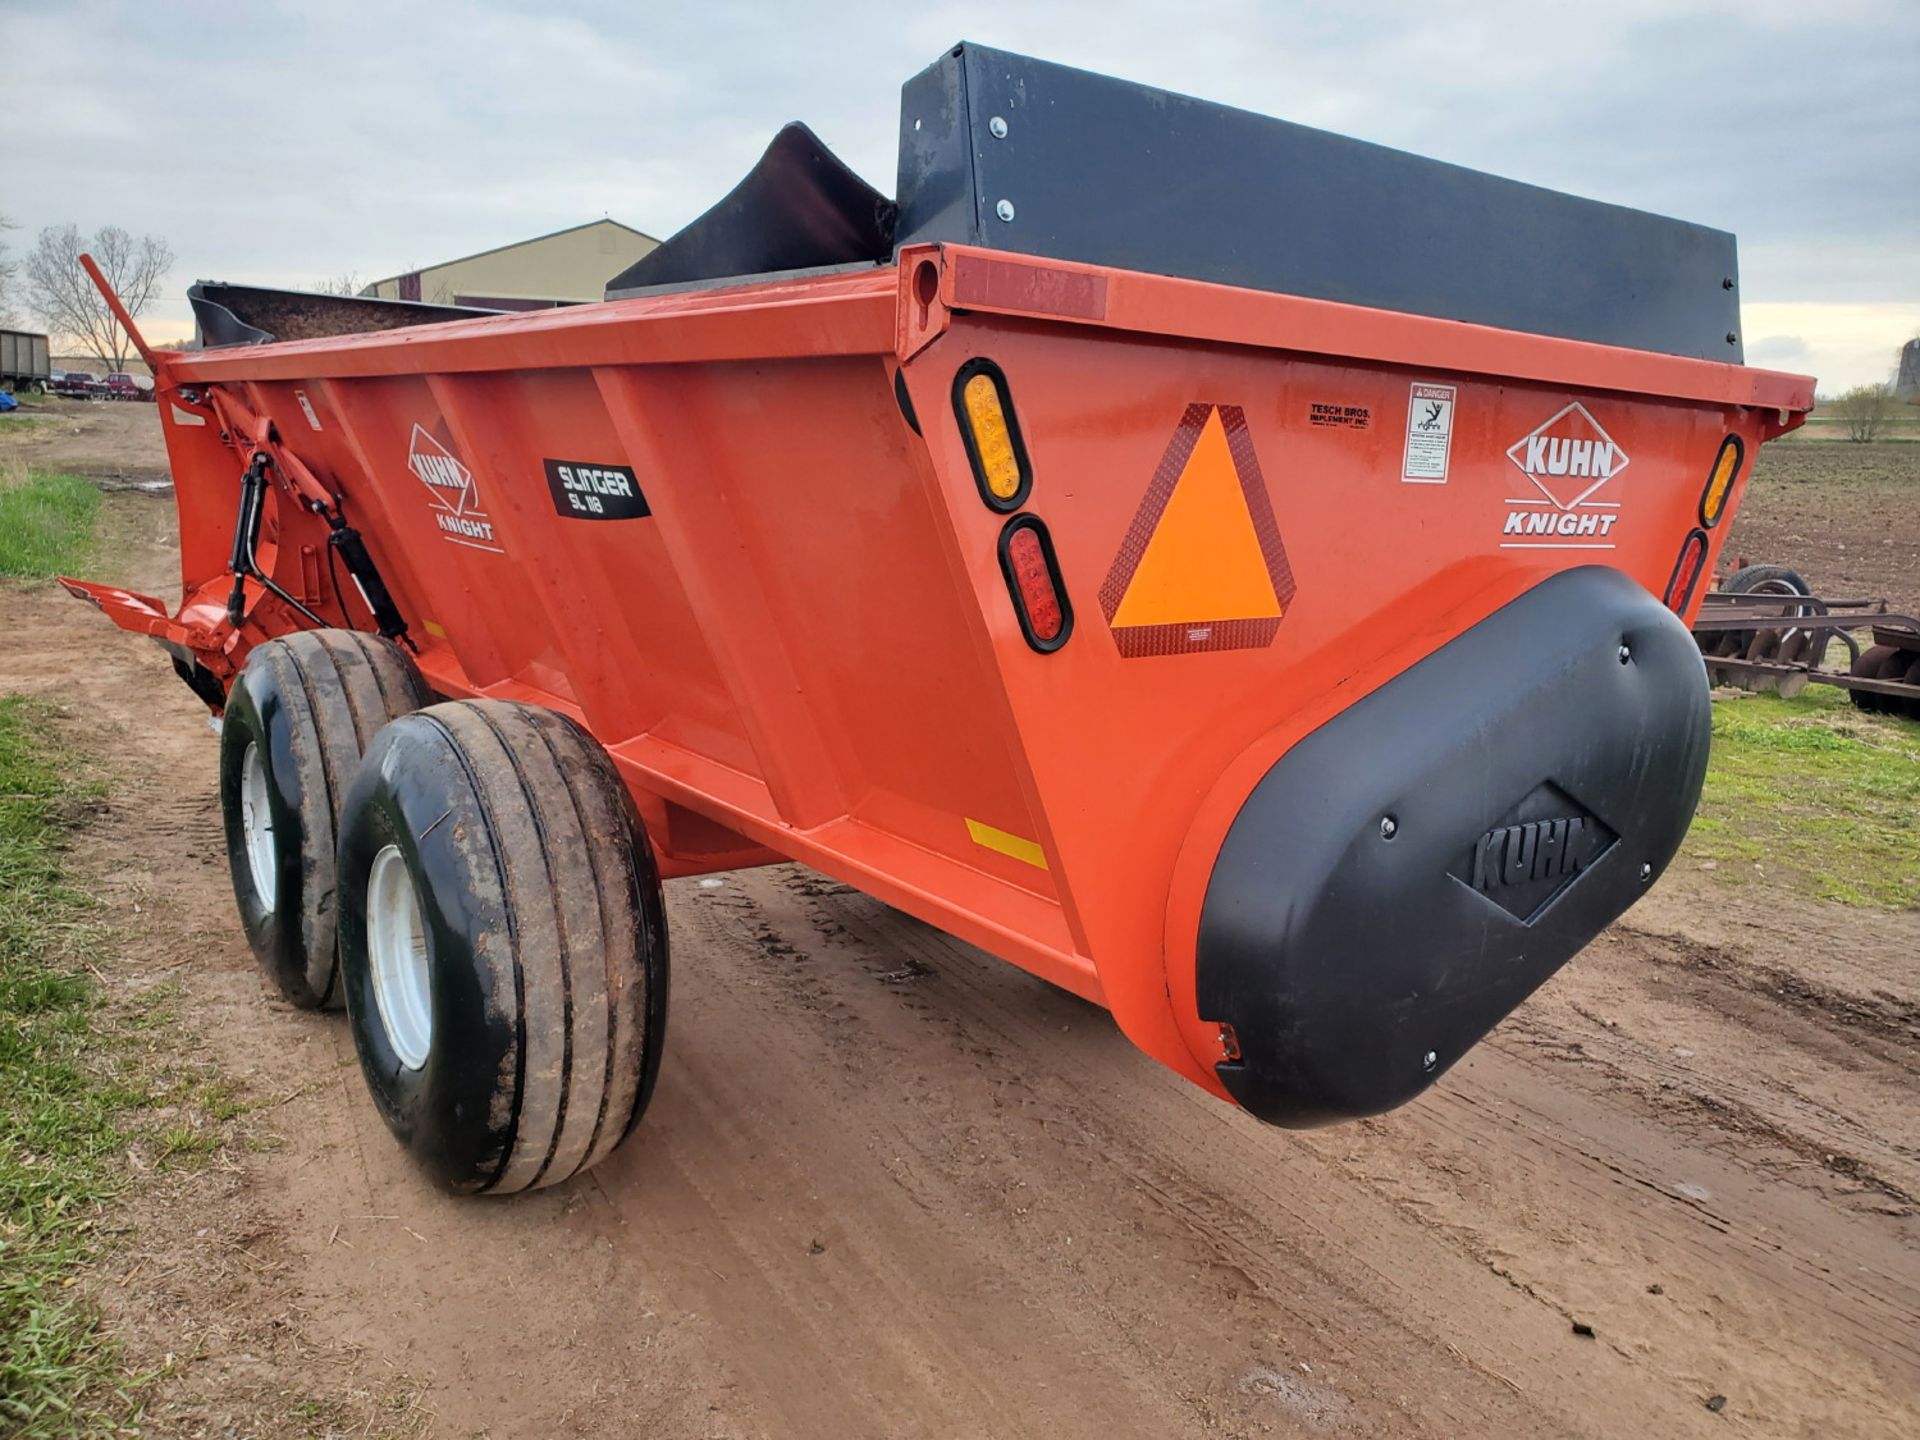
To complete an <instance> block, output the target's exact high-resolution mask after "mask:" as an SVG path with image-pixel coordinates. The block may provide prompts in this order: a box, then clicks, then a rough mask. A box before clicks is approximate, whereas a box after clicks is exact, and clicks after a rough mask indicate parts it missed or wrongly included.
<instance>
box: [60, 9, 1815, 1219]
mask: <svg viewBox="0 0 1920 1440" xmlns="http://www.w3.org/2000/svg"><path fill="white" fill-rule="evenodd" d="M195 296H196V304H197V308H198V311H199V315H200V320H201V326H202V333H203V336H204V338H205V339H206V341H207V343H208V345H209V347H210V348H207V349H204V350H202V351H200V352H198V353H187V354H168V353H154V354H150V356H149V358H150V359H151V360H152V362H153V366H154V372H155V375H156V378H157V381H158V385H159V394H160V399H161V407H160V409H161V415H162V419H163V423H164V425H165V428H166V439H167V445H168V449H169V451H170V454H171V457H172V462H173V469H174V477H175V485H176V490H177V496H178V504H179V509H180V529H181V550H182V565H183V569H184V572H185V595H184V600H183V603H182V604H181V605H180V607H179V608H178V609H177V610H172V609H170V608H169V607H167V606H165V605H163V604H162V603H161V602H159V601H158V600H154V599H149V598H147V597H144V596H139V595H133V594H129V593H126V592H124V591H121V590H115V589H111V588H108V587H105V586H100V585H90V584H84V583H81V582H78V581H74V582H69V585H70V588H71V589H72V590H73V591H74V592H75V593H76V594H78V595H81V596H84V597H86V598H88V599H90V600H92V601H93V602H94V603H96V604H98V605H99V606H100V608H101V609H103V610H104V611H105V612H106V613H107V614H108V615H109V616H110V617H111V618H112V619H113V620H115V621H116V622H117V623H119V624H120V625H122V626H124V627H126V628H128V629H130V630H136V631H140V632H143V633H146V634H150V635H153V636H155V637H157V638H158V639H159V640H160V641H161V642H162V643H163V644H164V645H165V646H166V648H167V649H168V650H169V651H171V652H172V654H173V657H174V661H175V664H176V665H177V666H178V667H179V669H180V672H181V674H182V675H183V676H184V677H185V678H186V680H187V681H188V683H189V684H190V685H191V686H192V687H193V689H194V690H195V692H196V693H197V694H199V695H200V696H201V697H203V698H204V699H205V700H206V702H207V703H208V704H209V705H210V706H211V707H213V709H214V710H215V711H216V712H221V713H223V714H224V717H225V719H224V725H223V733H222V740H221V752H220V786H221V794H222V800H223V805H224V808H225V814H226V824H227V837H228V849H229V852H230V857H231V861H232V870H233V879H234V886H235V889H236V891H237V892H238V896H239V902H240V909H241V912H242V915H243V916H244V918H245V922H246V928H247V931H248V934H249V935H250V937H251V939H252V942H253V945H254V948H255V950H256V951H257V952H258V954H259V957H260V959H261V961H262V963H263V964H264V965H265V967H266V969H267V971H268V973H269V974H270V975H271V976H272V977H273V978H274V980H275V981H276V982H277V983H278V985H279V987H280V988H281V990H282V991H284V993H285V994H286V995H287V996H288V998H290V999H291V1000H292V1001H294V1002H295V1003H296V1004H300V1005H307V1006H325V1005H332V1004H337V1003H340V1002H342V1001H344V1003H345V1005H346V1007H347V1010H348V1013H349V1016H350V1019H351V1024H352V1028H353V1033H354V1037H355V1040H356V1043H357V1045H358V1047H359V1052H360V1056H361V1060H362V1062H363V1065H364V1068H365V1071H366V1075H367V1079H368V1081H369V1083H370V1084H371V1085H372V1087H373V1091H374V1093H375V1095H376V1097H377V1098H378V1101H379V1103H380V1106H381V1109H382V1111H383V1113H384V1114H385V1115H386V1117H387V1119H388V1120H389V1122H390V1123H391V1124H392V1126H393V1128H394V1130H395V1132H396V1133H397V1134H398V1135H399V1136H400V1137H401V1138H402V1140H403V1141H405V1142H406V1143H407V1144H408V1146H409V1147H410V1148H411V1149H412V1150H413V1151H414V1153H415V1154H416V1155H417V1156H418V1157H419V1158H420V1159H421V1160H422V1162H423V1163H425V1164H426V1166H427V1167H428V1168H429V1169H430V1170H431V1171H432V1172H433V1173H434V1174H435V1175H436V1176H437V1177H438V1178H439V1179H440V1180H441V1181H442V1182H443V1183H445V1184H448V1185H450V1186H453V1187H455V1188H457V1189H463V1190H473V1191H484V1190H491V1191H513V1190H520V1189H524V1188H527V1187H529V1186H535V1185H543V1184H549V1183H552V1182H555V1181H558V1180H562V1179H564V1178H566V1177H567V1176H569V1175H571V1174H573V1173H574V1172H576V1171H577V1170H579V1169H581V1168H582V1167H583V1166H586V1165H589V1164H591V1163H593V1162H594V1161H595V1160H597V1159H599V1158H600V1157H602V1156H603V1155H605V1154H606V1153H607V1152H608V1151H610V1150H611V1149H612V1148H613V1147H614V1146H615V1145H617V1144H618V1143H619V1141H620V1139H621V1138H622V1137H623V1136H624V1135H625V1134H626V1133H627V1131H628V1130H630V1129H631V1128H632V1126H633V1124H634V1122H635V1120H636V1119H637V1118H638V1116H639V1114H640V1112H641V1110H642V1109H643V1108H644V1106H645V1104H646V1100H647V1095H648V1091H649V1089H650V1087H651V1084H652V1080H653V1077H654V1075H655V1073H656V1070H657V1067H658V1065H659V1061H660V1054H661V1042H662V1035H663V1030H664V1025H665V1017H666V985H667V937H666V932H665V926H664V918H663V913H662V908H661V899H660V885H659V877H661V876H663V875H664V876H668V877H671V876H679V875H692V874H698V873H702V872H706V871H714V870H725V869H729V868H735V867H740V866H750V865H760V864H766V863H769V862H773V861H779V860H798V861H801V862H803V863H805V864H807V865H810V866H813V867H815V868H817V869H819V870H822V871H824V872H826V873H827V874H829V875H833V876H836V877H838V878H840V879H842V880H845V881H847V882H849V883H850V884H853V885H856V886H858V887H860V888H861V889H863V890H865V891H868V892H869V893H871V894H873V895H875V896H877V897H879V898H880V899H882V900H884V901H886V902H888V903H890V904H892V905H895V906H898V907H899V908H901V909H903V910H906V911H909V912H911V913H912V914H914V915H917V916H919V917H921V918H922V919H924V920H927V921H929V922H931V923H933V924H935V925H938V926H941V927H943V928H944V929H946V930H949V931H951V932H952V933H953V934H955V935H958V936H961V937H963V938H965V939H967V940H969V941H971V942H973V943H975V944H977V945H980V946H982V947H984V948H985V949H987V950H990V951H992V952H993V953H995V954H997V955H1000V956H1002V957H1004V958H1006V959H1007V960H1010V961H1012V962H1013V963H1015V964H1017V965H1020V966H1023V967H1024V968H1026V969H1028V970H1030V971H1032V972H1033V973H1034V974H1036V975H1040V976H1043V977H1045V978H1046V979H1048V980H1050V981H1052V982H1054V983H1055V984H1058V985H1061V986H1065V987H1066V988H1068V989H1070V990H1072V991H1075V992H1077V993H1078V994H1080V995H1083V996H1085V997H1087V998H1088V999H1090V1000H1093V1001H1097V1002H1098V1003H1100V1004H1102V1005H1105V1006H1107V1007H1108V1008H1109V1009H1111V1010H1112V1012H1113V1014H1114V1016H1115V1018H1116V1020H1117V1021H1118V1022H1119V1024H1120V1026H1121V1028H1122V1029H1123V1030H1124V1031H1125V1032H1126V1033H1127V1034H1128V1035H1129V1036H1130V1037H1131V1038H1132V1039H1133V1040H1134V1041H1135V1042H1136V1043H1137V1044H1138V1045H1139V1046H1140V1047H1141V1048H1142V1049H1144V1050H1146V1051H1147V1052H1148V1053H1149V1054H1151V1055H1152V1056H1154V1057H1155V1058H1156V1059H1158V1060H1160V1061H1162V1062H1163V1063H1164V1064H1166V1065H1168V1066H1170V1067H1172V1068H1173V1069H1175V1070H1177V1071H1179V1072H1180V1073H1181V1074H1182V1075H1185V1076H1186V1077H1188V1078H1189V1079H1191V1080H1192V1081H1193V1082H1194V1083H1195V1084H1198V1085H1201V1086H1204V1087H1205V1088H1207V1089H1208V1090H1211V1091H1213V1092H1214V1093H1215V1094H1217V1095H1220V1096H1222V1097H1223V1098H1226V1099H1229V1100H1231V1101H1234V1102H1237V1103H1239V1104H1241V1105H1243V1106H1245V1107H1246V1108H1247V1109H1248V1110H1251V1111H1252V1112H1253V1113H1254V1114H1256V1115H1259V1116H1261V1117H1263V1118H1265V1119H1267V1120H1270V1121H1273V1122H1276V1123H1278V1124H1283V1125H1314V1124H1320V1123H1323V1122H1327V1121H1333V1120H1338V1119H1341V1118H1343V1117H1350V1116H1360V1115H1368V1114H1372V1113H1375V1112H1378V1111H1381V1110H1384V1109H1387V1108H1388V1107H1390V1106H1393V1105H1397V1104H1400V1103H1401V1102H1403V1101H1405V1100H1408V1099H1409V1098H1411V1097H1413V1096H1415V1095H1417V1094H1418V1093H1419V1092H1420V1091H1421V1090H1422V1089H1424V1088H1425V1087H1426V1086H1427V1085H1429V1084H1431V1083H1433V1081H1434V1080H1435V1078H1436V1077H1437V1076H1439V1075H1441V1074H1442V1073H1444V1072H1445V1071H1446V1070H1447V1068H1448V1067H1449V1066H1451V1065H1452V1064H1453V1063H1454V1062H1455V1061H1457V1060H1458V1059H1459V1058H1460V1057H1461V1055H1463V1054H1464V1053H1465V1052H1466V1051H1467V1049H1468V1048H1469V1047H1470V1046H1472V1045H1473V1044H1474V1042H1475V1041H1477V1040H1478V1039H1479V1038H1480V1037H1481V1036H1483V1035H1484V1034H1486V1032H1487V1031H1488V1030H1489V1029H1490V1028H1491V1027H1492V1026H1493V1025H1494V1024H1496V1023H1497V1022H1498V1021H1499V1020H1500V1019H1501V1017H1503V1016H1504V1015H1506V1014H1507V1013H1508V1012H1509V1011H1510V1010H1512V1008H1513V1007H1514V1006H1515V1005H1516V1004H1518V1003H1519V1002H1520V1001H1521V1000H1522V999H1524V998H1525V997H1526V996H1527V995H1528V994H1529V993H1530V992H1531V991H1532V990H1533V989H1534V988H1535V987H1537V986H1538V985H1539V984H1540V983H1541V982H1542V981H1544V980H1545V979H1546V978H1547V977H1548V976H1550V975H1551V974H1553V972H1554V971H1555V970H1556V969H1557V968H1559V966H1561V965H1562V964H1564V963H1565V962H1566V961H1567V960H1568V959H1569V958H1570V957H1571V956H1572V955H1573V954H1574V953H1575V952H1576V951H1578V950H1579V949H1580V947H1581V946H1583V945H1584V944H1586V943H1587V942H1588V941H1589V940H1591V939H1592V938H1593V937H1594V935H1595V934H1596V933H1598V932H1599V930H1600V929H1601V928H1602V927H1603V926H1605V925H1606V924H1607V923H1608V922H1610V921H1611V920H1612V919H1613V918H1614V917H1615V916H1617V915H1619V914H1620V913H1621V911H1623V910H1624V909H1626V908H1627V907H1628V906H1629V905H1631V904H1632V903H1633V902H1634V901H1635V900H1636V899H1637V898H1639V896H1641V895H1642V894H1644V893H1645V892H1646V889H1647V887H1648V885H1649V884H1650V883H1652V882H1653V881H1654V880H1655V879H1656V878H1657V877H1658V876H1659V874H1660V873H1661V871H1662V869H1663V868H1664V867H1665V865H1666V864H1667V863H1668V861H1669V860H1670V859H1671V858H1672V856H1673V853H1674V851H1675V848H1676V847H1677V846H1678V845H1679V843H1680V840H1681V837H1682V835H1683V834H1684V833H1685V831H1686V828H1687V824H1688V820H1689V818H1690V817H1691V815H1692V813H1693V808H1694V804H1695V800H1696V797H1697V795H1698V792H1699V788H1700V782H1701V776H1702V773H1703V770H1704V767H1705V764H1706V755H1707V735H1708V715H1707V693H1706V683H1705V676H1704V672H1703V669H1702V664H1701V659H1700V655H1699V652H1698V650H1697V649H1696V647H1695V645H1694V643H1693V641H1692V639H1691V638H1690V637H1689V635H1688V632H1687V619H1688V618H1689V617H1690V615H1691V613H1692V612H1693V610H1694V609H1695V608H1696V605H1697V603H1698V592H1699V591H1700V590H1701V589H1702V588H1703V584H1702V577H1703V576H1709V575H1711V574H1712V567H1713V564H1714V560H1715V557H1716V555H1717V554H1718V551H1719V548H1720V544H1721V541H1722V539H1723V538H1724V536H1725V535H1726V533H1727V528H1728V521H1729V519H1730V518H1731V516H1732V514H1733V512H1734V509H1735V507H1736V506H1737V505H1738V503H1739V498H1740V494H1741V489H1742V486H1743V484H1744V482H1745V480H1746V477H1747V474H1748V472H1749V471H1750V469H1751V460H1752V456H1753V454H1754V452H1755V450H1756V449H1757V447H1758V446H1759V445H1760V444H1761V443H1763V442H1764V441H1766V440H1768V439H1771V438H1773V437H1774V436H1776V435H1779V434H1781V433H1783V432H1784V431H1787V430H1790V429H1792V428H1793V427H1795V426H1796V425H1798V424H1799V423H1800V421H1801V420H1802V418H1803V416H1804V412H1805V411H1806V410H1807V408H1808V407H1809V405H1810V403H1811V400H1812V383H1811V381H1809V380H1807V379H1804V378H1802V377H1798V376H1791V375H1779V374H1771V373H1767V372H1762V371H1755V370H1750V369H1746V368H1744V366H1743V365H1742V364H1741V350H1740V343H1739V327H1738V306H1737V291H1736V289H1735V267H1734V249H1733V241H1732V238H1731V237H1730V236H1727V235H1725V234H1722V233H1719V232H1716V231H1712V230H1707V229H1702V228H1700V227H1698V226H1694V225H1689V224H1683V223H1680V222H1677V221H1672V220H1666V219H1661V218H1659V217H1656V216H1652V215H1647V214H1642V213H1639V212H1635V211H1630V210H1623V209H1619V208H1616V207H1613V206H1608V205H1603V204H1598V203H1595V202H1591V201H1587V200H1581V199H1575V198H1572V197H1569V196H1566V195H1560V194H1555V193H1552V192H1549V191H1544V190H1538V189H1534V188H1531V187H1528V186H1524V185H1519V184H1514V183H1512V182H1509V181H1505V180H1500V179H1496V178H1493V177H1490V176H1486V175H1482V174H1478V173H1474V172H1471V171H1465V170H1461V169H1457V168H1455V167H1452V166H1447V165H1442V164H1438V163H1435V162H1432V161H1428V160H1424V159H1420V158H1417V157H1415V156H1411V155H1406V154H1402V153H1399V152H1395V151H1390V150H1384V149H1381V148H1379V147H1377V146H1372V145H1366V144H1361V143H1358V142H1356V141H1351V140H1346V139H1342V138H1340V137H1337V136H1332V135H1327V134H1324V133H1321V132H1318V131H1313V130H1308V129H1303V128H1300V127H1298V126H1294V125H1289V124H1285V123H1283V122H1280V121H1276V120H1269V119H1265V118H1262V117H1260V116H1256V115H1251V114H1247V113H1243V112H1240V111H1233V110H1227V109H1223V108H1220V107H1217V106H1213V105H1208V104H1203V103H1200V102H1197V101H1193V100H1188V99H1184V98H1181V97H1178V96H1174V95H1168V94H1165V93H1162V92H1158V91H1153V90H1147V89H1143V88H1141V87H1139V86H1135V85H1131V84H1124V83H1121V82H1118V81H1114V80H1109V79H1104V78H1101V77H1097V76H1093V75H1088V74H1084V73H1082V72H1078V71H1074V70H1068V69H1062V68H1059V67H1056V66H1052V65H1046V64H1040V63H1037V62H1034V61H1031V60H1027V59H1023V58H1020V57H1018V56H1013V55H1007V54H1002V53H998V52H995V51H991V50H983V49H979V48H977V47H974V46H962V47H959V48H957V49H955V50H953V51H951V52H950V53H948V54H946V55H944V56H943V57H942V58H941V59H940V60H939V61H938V62H937V63H936V64H935V65H933V66H932V67H931V68H930V69H928V70H927V71H925V72H924V73H923V74H921V75H919V76H917V77H916V78H914V79H913V80H911V81H910V82H909V83H908V84H907V86H906V87H905V91H904V96H903V108H902V113H901V151H900V168H899V179H898V191H897V196H896V198H895V199H894V200H888V199H886V198H885V197H883V196H881V195H879V194H877V193H875V192H874V191H873V190H871V189H869V188H868V187H867V186H866V185H865V184H864V183H863V182H862V181H860V180H859V179H858V177H856V176H854V175H853V174H852V173H851V172H850V171H847V170H846V169H845V168H844V167H842V166H840V165H839V163H838V162H837V161H835V160H834V159H833V157H832V156H831V155H830V154H828V153H827V152H826V151H825V150H824V149H823V148H821V147H820V145H819V144H818V142H817V141H815V140H814V138H813V137H812V136H811V135H810V134H809V133H808V132H807V131H805V130H804V129H802V128H800V127H797V126H796V127H790V128H789V129H788V130H786V131H784V132H782V134H781V136H780V137H779V139H777V140H776V141H775V143H774V145H773V146H772V148H771V149H769V151H768V152H767V155H766V157H765V159H764V160H763V161H762V162H761V164H760V165H759V166H758V167H757V168H756V169H755V170H754V172H753V173H752V174H751V175H750V176H748V178H747V179H746V180H745V181H743V182H742V183H741V185H740V186H739V187H738V188H736V189H735V190H734V192H733V193H732V194H730V195H729V196H728V197H727V198H726V199H725V200H723V201H722V202H721V203H720V204H719V205H718V206H716V207H715V208H714V209H713V210H712V211H710V212H708V213H707V214H706V215H705V216H703V217H702V218H701V219H700V220H698V221H696V222H695V223H694V224H693V225H691V226H689V227H688V228H687V229H686V230H685V231H683V232H681V234H679V235H678V236H676V237H675V238H674V239H672V240H671V241H669V242H668V243H667V244H665V245H664V246H662V247H661V248H660V249H659V250H657V251H655V252H654V253H653V254H651V255H649V256H648V257H646V258H645V259H644V260H642V261H641V262H640V263H639V264H638V265H637V266H635V267H634V268H633V269H632V270H630V271H628V272H627V273H626V274H624V275H622V276H619V277H616V278H615V280H614V281H613V283H612V284H611V285H610V287H609V299H608V301H607V302H606V303H603V304H594V305H586V306H581V307H577V308H567V309H559V310H550V311H545V312H541V313H534V314H512V315H478V316H475V315H471V314H463V313H462V312H439V311H435V310H433V309H432V308H431V307H422V306H418V305H389V304H386V303H384V302H378V301H343V300H337V299H329V298H327V297H317V296H296V295H288V294H285V293H268V292H259V291H246V290H236V289H233V288H230V287H211V286H201V287H196V292H195ZM349 332H351V333H349ZM336 957H337V959H336Z"/></svg>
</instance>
